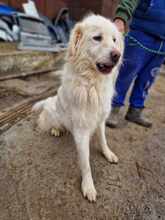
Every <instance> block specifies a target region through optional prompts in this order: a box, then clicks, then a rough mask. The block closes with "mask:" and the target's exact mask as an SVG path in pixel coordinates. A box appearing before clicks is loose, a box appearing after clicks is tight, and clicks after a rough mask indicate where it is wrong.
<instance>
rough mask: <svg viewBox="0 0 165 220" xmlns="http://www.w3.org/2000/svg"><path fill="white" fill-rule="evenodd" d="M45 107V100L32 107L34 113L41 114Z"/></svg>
mask: <svg viewBox="0 0 165 220" xmlns="http://www.w3.org/2000/svg"><path fill="white" fill-rule="evenodd" d="M44 105H45V100H42V101H39V102H37V103H36V104H34V105H33V107H32V112H39V111H42V110H43V108H44Z"/></svg>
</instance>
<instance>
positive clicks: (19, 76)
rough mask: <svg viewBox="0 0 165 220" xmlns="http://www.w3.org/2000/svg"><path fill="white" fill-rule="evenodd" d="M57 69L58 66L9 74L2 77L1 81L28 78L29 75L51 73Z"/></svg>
mask: <svg viewBox="0 0 165 220" xmlns="http://www.w3.org/2000/svg"><path fill="white" fill-rule="evenodd" d="M56 70H57V69H56V68H51V69H47V70H38V71H33V72H27V73H18V74H12V75H8V76H2V77H0V81H5V80H9V79H16V78H26V77H29V76H34V75H40V74H46V73H50V72H53V71H56Z"/></svg>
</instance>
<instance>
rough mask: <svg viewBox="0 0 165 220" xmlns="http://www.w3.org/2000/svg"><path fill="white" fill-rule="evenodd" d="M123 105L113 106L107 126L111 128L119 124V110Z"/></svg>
mask: <svg viewBox="0 0 165 220" xmlns="http://www.w3.org/2000/svg"><path fill="white" fill-rule="evenodd" d="M120 109H121V107H113V108H112V110H111V113H110V115H109V117H108V119H107V120H106V126H108V127H110V128H117V127H118V124H119V112H120Z"/></svg>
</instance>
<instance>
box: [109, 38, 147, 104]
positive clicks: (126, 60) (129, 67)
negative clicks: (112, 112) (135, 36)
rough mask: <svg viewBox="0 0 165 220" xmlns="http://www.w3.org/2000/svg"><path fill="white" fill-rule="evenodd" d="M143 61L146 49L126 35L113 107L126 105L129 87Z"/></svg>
mask: <svg viewBox="0 0 165 220" xmlns="http://www.w3.org/2000/svg"><path fill="white" fill-rule="evenodd" d="M143 62H145V51H144V50H143V49H142V48H140V47H139V46H138V45H136V44H135V43H133V42H132V41H131V40H130V39H129V38H128V37H126V40H125V51H124V56H123V64H122V66H121V69H120V71H119V75H118V77H117V80H116V84H115V96H114V98H113V101H112V106H113V107H116V106H118V107H121V106H123V105H124V100H125V97H126V94H127V92H128V89H129V88H130V85H131V83H132V81H133V80H134V79H135V77H136V75H137V73H138V72H139V70H140V69H141V66H143Z"/></svg>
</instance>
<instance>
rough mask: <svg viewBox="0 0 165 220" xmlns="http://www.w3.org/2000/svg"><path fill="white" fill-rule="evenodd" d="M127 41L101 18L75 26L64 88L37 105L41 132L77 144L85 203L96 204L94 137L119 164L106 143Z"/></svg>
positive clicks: (108, 158)
mask: <svg viewBox="0 0 165 220" xmlns="http://www.w3.org/2000/svg"><path fill="white" fill-rule="evenodd" d="M122 54H123V39H122V36H121V34H120V33H119V31H118V30H117V28H116V26H115V25H114V24H113V23H112V22H111V21H110V20H108V19H106V18H104V17H102V16H99V15H90V16H88V17H86V18H85V19H84V20H83V21H82V22H79V23H77V24H76V25H75V27H74V29H73V31H72V33H71V37H70V41H69V46H68V50H67V57H66V63H65V66H64V69H63V71H62V73H63V74H62V84H61V86H60V88H59V90H58V93H57V95H56V96H54V97H50V98H48V99H46V100H43V101H40V102H38V103H37V104H36V105H35V106H34V108H33V109H34V110H36V111H38V110H40V111H41V113H40V116H39V119H38V124H39V127H40V128H41V129H43V130H49V129H52V128H54V129H53V130H52V133H53V134H54V135H55V136H58V135H59V134H60V131H63V129H67V130H69V131H70V132H71V133H72V135H73V137H74V140H75V143H76V147H77V152H78V157H79V163H80V169H81V175H82V183H81V188H82V192H83V195H84V197H87V198H88V200H89V201H95V200H96V194H97V193H96V189H95V186H94V183H93V179H92V174H91V167H90V162H89V141H90V137H91V135H92V134H93V133H94V132H95V131H96V132H97V134H98V137H99V140H100V146H101V149H102V153H103V154H104V156H105V158H106V159H107V160H108V161H109V162H114V163H117V162H118V158H117V156H116V155H115V154H114V153H113V152H112V151H111V150H110V149H109V147H108V145H107V141H106V137H105V120H106V119H107V117H108V115H109V113H110V110H111V100H112V97H113V93H114V80H115V78H116V75H117V73H118V69H119V66H120V64H121V61H122Z"/></svg>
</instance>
